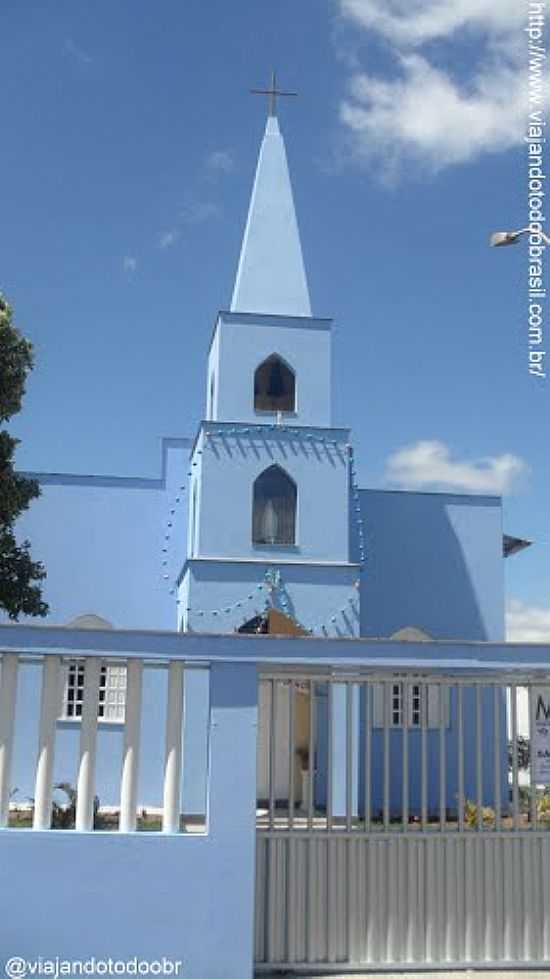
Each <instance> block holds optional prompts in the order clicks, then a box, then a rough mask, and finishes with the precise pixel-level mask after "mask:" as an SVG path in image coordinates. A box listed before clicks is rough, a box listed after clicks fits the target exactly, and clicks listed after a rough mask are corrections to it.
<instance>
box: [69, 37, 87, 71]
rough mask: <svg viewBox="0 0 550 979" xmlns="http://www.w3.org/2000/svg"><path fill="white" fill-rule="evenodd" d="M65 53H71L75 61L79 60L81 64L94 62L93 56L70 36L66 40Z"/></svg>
mask: <svg viewBox="0 0 550 979" xmlns="http://www.w3.org/2000/svg"><path fill="white" fill-rule="evenodd" d="M65 53H66V54H68V55H70V57H71V58H73V60H74V61H78V62H79V64H81V65H91V64H93V60H94V59H93V58H92V56H91V55H90V54H88V53H87V52H86V51H84V49H83V48H81V47H80V46H79V45H78V44H75V42H74V41H73V39H72V38H70V37H68V38H67V39H66V41H65Z"/></svg>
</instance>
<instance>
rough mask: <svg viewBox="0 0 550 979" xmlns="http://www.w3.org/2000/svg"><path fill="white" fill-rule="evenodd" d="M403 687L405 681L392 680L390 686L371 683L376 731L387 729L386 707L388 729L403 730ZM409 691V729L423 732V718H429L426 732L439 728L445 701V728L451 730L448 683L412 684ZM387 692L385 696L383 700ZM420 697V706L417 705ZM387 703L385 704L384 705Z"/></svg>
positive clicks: (389, 682)
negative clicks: (441, 708) (441, 705)
mask: <svg viewBox="0 0 550 979" xmlns="http://www.w3.org/2000/svg"><path fill="white" fill-rule="evenodd" d="M403 687H404V682H403V681H402V680H390V681H388V682H387V684H383V683H373V684H372V717H373V725H372V726H373V727H374V728H383V727H385V723H386V718H385V714H386V711H385V710H384V708H386V709H387V718H388V726H389V727H390V728H402V727H403ZM408 688H409V690H408V692H409V698H408V705H407V727H408V728H409V729H411V730H413V731H416V730H421V728H422V726H423V717H424V716H426V728H427V729H429V730H434V729H438V728H439V727H440V718H439V709H440V703H441V700H442V699H443V710H444V722H443V726H444V727H446V728H448V727H450V696H449V687H448V686H447V685H446V684H439V683H423V682H422V681H418V682H415V681H409V683H408ZM384 690H385V691H386V697H384ZM418 695H419V703H418V702H417V703H415V701H417V698H418ZM385 700H386V703H384V701H385Z"/></svg>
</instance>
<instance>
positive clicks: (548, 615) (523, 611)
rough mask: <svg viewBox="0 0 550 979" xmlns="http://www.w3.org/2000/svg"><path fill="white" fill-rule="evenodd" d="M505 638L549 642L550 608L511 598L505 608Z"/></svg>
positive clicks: (511, 640)
mask: <svg viewBox="0 0 550 979" xmlns="http://www.w3.org/2000/svg"><path fill="white" fill-rule="evenodd" d="M506 638H507V639H508V641H509V642H549V643H550V608H549V607H545V606H541V605H527V604H526V603H525V602H520V601H518V600H517V599H512V600H511V601H510V602H509V604H508V608H507V610H506Z"/></svg>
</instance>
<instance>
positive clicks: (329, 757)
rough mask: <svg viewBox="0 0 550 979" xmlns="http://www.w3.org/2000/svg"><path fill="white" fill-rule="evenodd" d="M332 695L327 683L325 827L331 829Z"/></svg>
mask: <svg viewBox="0 0 550 979" xmlns="http://www.w3.org/2000/svg"><path fill="white" fill-rule="evenodd" d="M333 713H334V697H333V684H332V683H329V685H328V691H327V772H326V786H327V829H328V830H331V829H332V809H333V798H332V794H333V790H334V744H333V737H334V727H333V721H334V717H333Z"/></svg>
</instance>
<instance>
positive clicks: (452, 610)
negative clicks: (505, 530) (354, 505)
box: [352, 490, 504, 640]
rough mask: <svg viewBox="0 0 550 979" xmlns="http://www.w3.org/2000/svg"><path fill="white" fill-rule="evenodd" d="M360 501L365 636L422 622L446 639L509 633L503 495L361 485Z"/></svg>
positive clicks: (386, 633)
mask: <svg viewBox="0 0 550 979" xmlns="http://www.w3.org/2000/svg"><path fill="white" fill-rule="evenodd" d="M360 505H361V511H362V516H363V520H364V524H365V533H366V551H367V560H366V567H365V573H364V575H363V577H362V587H361V634H362V635H364V636H380V637H383V636H391V635H392V634H393V633H395V632H397V631H398V630H399V629H401V628H404V627H406V626H415V627H417V628H419V629H423V630H424V631H425V632H427V633H428V635H430V636H432V637H433V638H441V639H466V640H500V639H502V638H503V637H504V566H503V555H502V509H501V500H500V498H498V497H487V496H466V495H464V496H462V495H455V494H450V493H415V492H393V491H385V490H361V491H360ZM353 533H355V531H353ZM357 551H358V546H357V541H356V540H354V544H353V548H352V555H353V554H354V553H357Z"/></svg>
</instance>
